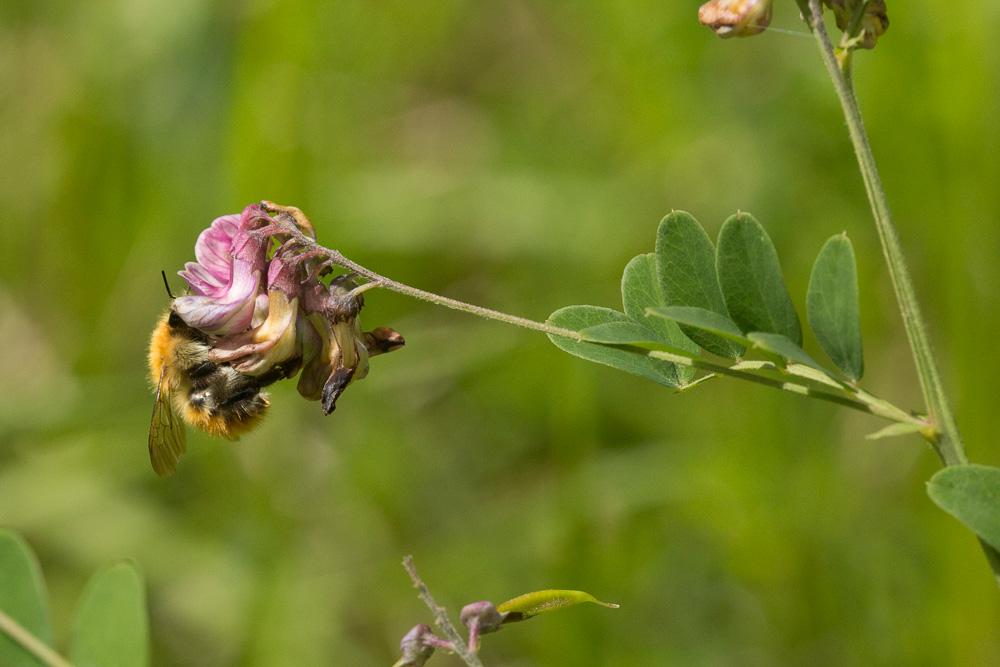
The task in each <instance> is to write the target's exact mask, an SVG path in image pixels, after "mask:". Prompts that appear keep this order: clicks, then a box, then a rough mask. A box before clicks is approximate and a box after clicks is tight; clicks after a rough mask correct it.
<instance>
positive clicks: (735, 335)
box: [647, 306, 752, 352]
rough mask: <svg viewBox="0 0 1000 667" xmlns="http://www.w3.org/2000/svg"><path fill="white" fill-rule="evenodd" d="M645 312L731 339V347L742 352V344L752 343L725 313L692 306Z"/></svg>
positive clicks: (686, 326) (653, 309)
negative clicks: (721, 313)
mask: <svg viewBox="0 0 1000 667" xmlns="http://www.w3.org/2000/svg"><path fill="white" fill-rule="evenodd" d="M647 312H648V313H649V315H651V316H653V317H662V318H666V319H668V320H672V321H674V322H677V323H678V324H680V325H681V326H682V327H685V328H687V329H690V330H694V331H702V332H706V333H709V334H711V335H712V336H713V337H718V338H721V339H726V341H727V342H729V341H732V343H735V345H733V346H732V348H731V349H738V350H740V351H741V352H742V350H743V347H744V346H749V345H752V342H751V341H750V339H749V338H747V337H746V336H744V335H743V332H742V331H740V328H739V327H738V326H736V323H735V322H733V321H732V320H731V319H729V318H728V317H726V316H725V315H720V314H718V313H715V312H712V311H711V310H706V309H704V308H695V307H692V306H667V307H666V308H650V309H649V310H648V311H647ZM706 349H708V348H706Z"/></svg>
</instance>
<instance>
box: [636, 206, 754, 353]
mask: <svg viewBox="0 0 1000 667" xmlns="http://www.w3.org/2000/svg"><path fill="white" fill-rule="evenodd" d="M656 274H657V276H658V278H659V282H660V290H661V292H662V294H663V300H664V302H666V305H668V306H691V307H696V308H703V309H705V310H710V311H712V312H714V313H716V314H718V315H722V316H723V317H726V318H728V317H729V311H727V310H726V302H725V300H724V299H723V298H722V291H721V290H720V289H719V278H718V275H717V273H716V271H715V248H714V246H713V245H712V241H711V239H709V238H708V234H706V233H705V230H704V229H703V228H702V226H701V224H699V223H698V221H697V220H695V219H694V218H693V217H692V216H691V214H690V213H685V212H684V211H674V212H673V213H671V214H670V215H668V216H667V217H665V218H664V219H663V221H662V222H660V227H659V229H657V232H656ZM681 331H683V332H684V333H685V335H687V336H688V337H690V338H691V340H693V341H694V342H695V343H697V344H698V345H700V346H701V347H703V348H705V349H706V350H708V351H709V352H712V353H714V354H717V355H719V356H721V357H728V358H735V357H738V356H740V354H742V352H743V351H742V349H741V348H739V347H738V346H735V345H733V344H732V343H730V342H729V341H726V340H720V339H719V338H718V337H716V336H712V335H710V334H706V333H705V331H704V330H700V329H697V328H692V327H690V326H684V325H682V326H681Z"/></svg>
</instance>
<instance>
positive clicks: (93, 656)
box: [70, 563, 149, 667]
mask: <svg viewBox="0 0 1000 667" xmlns="http://www.w3.org/2000/svg"><path fill="white" fill-rule="evenodd" d="M70 659H71V660H72V661H73V664H74V665H75V666H76V667H142V666H143V665H148V664H149V628H148V621H147V619H146V591H145V588H144V587H143V583H142V577H141V576H140V574H139V572H138V571H137V570H136V569H135V567H134V566H133V565H132V564H131V563H118V564H116V565H112V566H111V567H108V568H107V569H105V570H102V571H100V572H98V573H97V574H95V575H94V576H93V577H92V578H91V579H90V581H89V582H88V583H87V588H86V589H85V590H84V592H83V597H82V598H81V600H80V605H79V607H78V608H77V610H76V616H75V618H74V621H73V641H72V646H71V650H70Z"/></svg>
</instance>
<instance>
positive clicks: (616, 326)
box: [548, 254, 698, 387]
mask: <svg viewBox="0 0 1000 667" xmlns="http://www.w3.org/2000/svg"><path fill="white" fill-rule="evenodd" d="M663 294H664V291H663V289H662V287H661V285H660V282H659V280H658V274H657V271H656V261H655V258H654V257H653V255H652V254H646V255H639V256H638V257H634V258H633V259H632V260H631V261H630V262H629V263H628V264H627V265H626V266H625V271H624V272H623V274H622V281H621V295H622V309H623V310H624V311H625V312H624V313H622V312H619V311H616V310H611V309H608V308H599V307H597V306H567V307H566V308H561V309H559V310H557V311H556V312H554V313H552V315H550V316H549V320H548V321H549V323H550V324H554V325H555V326H558V327H563V328H565V329H571V330H573V331H580V332H584V333H585V334H586V338H587V339H588V340H590V341H593V342H592V343H591V342H577V341H574V340H571V339H568V338H563V337H560V336H549V340H551V341H552V342H553V343H555V345H556V346H558V347H559V348H560V349H562V350H564V351H566V352H569V353H570V354H573V355H575V356H578V357H581V358H583V359H587V360H589V361H594V362H597V363H599V364H604V365H607V366H611V367H613V368H617V369H619V370H623V371H625V372H626V373H632V374H634V375H639V376H641V377H645V378H647V379H650V380H653V381H654V382H658V383H660V384H662V385H665V386H667V387H683V386H684V385H686V384H688V383H689V382H690V381H691V378H692V377H693V375H694V373H693V369H690V368H686V367H683V366H678V365H676V364H672V363H669V362H666V361H660V360H658V359H651V358H649V357H646V356H644V355H637V354H634V353H632V352H630V351H628V350H622V349H619V348H614V347H608V346H605V345H595V344H593V343H609V344H615V345H634V346H639V347H652V348H659V349H667V350H673V351H676V352H678V353H680V354H682V355H691V354H696V353H697V352H698V347H697V346H696V345H695V344H694V343H692V342H691V341H690V340H689V339H688V338H687V337H686V336H685V335H684V334H683V333H681V331H680V329H679V328H678V327H677V325H676V324H674V323H673V322H668V321H663V320H660V321H657V320H650V319H648V318H646V316H645V314H646V311H647V310H648V309H650V308H656V307H660V306H662V305H663V303H664V297H663Z"/></svg>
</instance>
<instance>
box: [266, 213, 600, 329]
mask: <svg viewBox="0 0 1000 667" xmlns="http://www.w3.org/2000/svg"><path fill="white" fill-rule="evenodd" d="M262 205H263V206H264V207H265V208H270V210H280V209H276V208H275V205H274V204H272V203H270V202H262ZM277 224H279V225H280V226H281V229H282V233H284V234H287V235H288V236H290V237H292V238H293V239H295V242H296V243H297V244H298V245H299V247H301V248H302V249H303V251H304V252H307V253H311V254H312V255H314V256H317V257H323V258H324V259H326V260H327V261H329V262H330V263H331V264H335V265H337V266H339V267H342V268H345V269H347V270H348V271H353V272H354V273H356V274H357V275H359V276H362V277H364V278H367V279H368V280H370V281H371V283H372V284H371V286H372V287H382V288H385V289H388V290H392V291H393V292H398V293H399V294H405V295H406V296H409V297H413V298H414V299H420V300H421V301H428V302H430V303H433V304H435V305H438V306H444V307H445V308H451V309H452V310H460V311H462V312H465V313H469V314H471V315H475V316H477V317H482V318H485V319H488V320H496V321H498V322H503V323H504V324H510V325H513V326H515V327H521V328H522V329H531V330H532V331H540V332H542V333H546V334H552V335H553V336H562V337H564V338H571V339H573V340H575V341H582V340H583V336H581V335H580V332H578V331H572V330H570V329H564V328H562V327H556V326H553V325H551V324H548V323H546V322H536V321H535V320H529V319H528V318H526V317H518V316H517V315H509V314H507V313H503V312H501V311H499V310H493V309H492V308H483V307H482V306H477V305H474V304H471V303H466V302H465V301H459V300H458V299H452V298H449V297H446V296H441V295H440V294H435V293H433V292H428V291H426V290H422V289H418V288H416V287H410V286H409V285H407V284H405V283H401V282H399V281H396V280H392V279H391V278H386V277H385V276H383V275H381V274H379V273H376V272H375V271H372V270H371V269H369V268H367V267H365V266H362V265H360V264H358V263H357V262H355V261H354V260H352V259H348V258H347V257H345V256H344V255H343V254H341V253H340V252H339V251H337V250H331V249H330V248H326V247H324V246H322V245H320V244H319V243H317V242H316V240H315V239H313V238H311V237H309V236H307V235H306V234H303V233H302V231H301V229H300V228H299V227H298V226H297V225H296V224H295V223H294V222H292V221H290V220H285V221H283V220H281V219H280V218H277ZM366 287H367V286H366Z"/></svg>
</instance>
